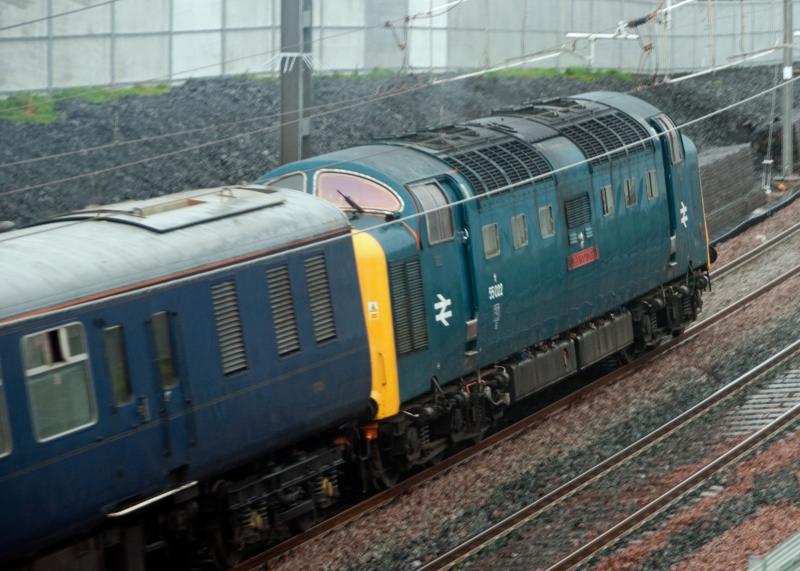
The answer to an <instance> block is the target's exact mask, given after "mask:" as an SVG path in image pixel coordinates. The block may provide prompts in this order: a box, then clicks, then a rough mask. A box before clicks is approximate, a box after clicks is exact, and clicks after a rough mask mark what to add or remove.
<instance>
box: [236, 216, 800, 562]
mask: <svg viewBox="0 0 800 571" xmlns="http://www.w3.org/2000/svg"><path fill="white" fill-rule="evenodd" d="M795 237H800V224H797V225H795V226H792V227H791V228H788V229H787V230H785V231H783V232H781V233H780V234H778V235H776V236H775V237H773V238H772V239H770V240H768V241H766V242H764V243H763V244H761V245H759V246H758V247H756V248H754V249H752V250H750V251H749V252H747V253H746V254H743V255H742V256H740V257H738V258H736V259H735V260H733V261H731V262H730V263H728V264H726V265H725V266H722V267H720V268H719V269H717V270H715V271H713V272H712V273H711V277H712V280H714V279H719V278H721V277H723V276H727V275H730V274H731V273H732V272H733V271H734V270H736V269H737V268H741V267H743V266H746V265H747V264H748V263H749V262H751V261H753V260H756V259H757V258H759V257H760V256H762V255H764V254H766V253H767V252H769V251H770V250H771V249H773V248H775V247H777V246H779V245H780V244H783V243H785V242H787V241H788V240H790V239H792V238H795ZM798 274H800V265H799V266H796V267H793V268H791V269H789V270H788V271H786V272H784V273H782V274H781V275H779V276H778V277H776V278H774V279H772V280H771V281H769V282H768V283H766V284H764V285H762V286H761V287H759V288H758V289H756V290H755V291H752V292H750V293H749V294H748V295H746V296H744V297H742V298H741V299H739V300H737V301H736V302H734V303H731V304H729V305H728V306H726V307H725V308H723V309H721V310H719V311H717V312H716V313H714V314H713V315H711V316H710V317H708V318H706V319H704V320H702V321H700V322H698V323H695V324H694V325H693V326H691V327H690V328H688V329H687V330H686V332H685V333H684V334H683V335H682V336H681V337H679V338H676V339H673V340H671V341H669V342H667V343H665V344H663V345H661V346H659V347H657V348H655V349H654V350H652V351H650V352H648V353H646V354H645V355H643V356H642V357H640V358H639V359H637V360H636V361H635V362H633V363H630V364H628V365H625V366H623V367H621V368H619V369H616V370H614V371H612V372H611V373H609V374H607V375H604V376H602V377H600V378H599V379H597V380H595V381H593V382H591V383H590V384H587V385H585V386H583V387H581V388H580V389H578V390H577V391H575V392H573V393H571V394H569V395H567V396H566V397H564V398H562V399H560V400H558V401H556V402H554V403H552V404H550V405H548V406H546V407H544V408H542V409H541V410H539V411H537V412H535V413H533V414H531V415H530V416H528V417H526V418H524V419H522V420H519V421H518V422H516V423H514V424H512V425H510V426H508V427H506V428H504V429H502V430H500V431H498V432H496V433H494V434H492V435H490V436H489V437H487V438H486V439H484V440H483V441H481V442H480V443H478V444H477V445H475V446H473V447H471V448H469V449H467V450H463V451H461V452H459V453H457V454H455V455H453V456H451V457H449V458H446V459H445V460H443V461H442V462H440V463H438V464H436V465H435V466H432V467H431V468H428V469H426V470H424V471H422V472H419V473H417V474H415V475H413V476H411V477H409V478H408V479H406V480H404V481H402V482H400V483H399V484H397V485H396V486H395V487H393V488H391V489H389V490H386V491H383V492H380V493H378V494H375V495H373V496H371V497H369V498H367V499H365V500H364V501H362V502H360V503H358V504H356V505H354V506H352V507H350V508H347V509H345V510H343V511H341V512H339V513H337V514H335V515H333V516H332V517H330V518H329V519H327V520H325V521H323V522H321V523H320V524H318V525H316V526H314V527H313V528H311V529H309V530H308V531H306V532H304V533H301V534H298V535H295V536H293V537H291V538H290V539H288V540H286V541H284V542H282V543H280V544H278V545H276V546H274V547H271V548H269V549H267V550H266V551H264V552H262V553H260V554H258V555H256V556H254V557H251V558H250V559H248V560H246V561H243V562H242V563H240V564H238V565H237V566H235V567H234V568H233V570H234V571H251V570H252V571H255V570H261V569H267V568H273V566H276V565H278V564H279V563H280V560H281V558H282V556H284V555H286V554H288V553H290V552H291V551H293V550H295V549H297V548H298V547H299V546H301V545H303V544H305V543H307V542H309V541H311V540H313V539H315V538H317V537H320V536H322V535H324V534H326V533H328V532H330V531H331V530H334V529H337V528H340V527H343V526H345V525H348V524H351V523H353V522H355V521H357V520H358V519H359V518H361V517H363V516H364V515H366V514H367V513H370V512H372V511H374V510H375V509H378V508H379V507H380V506H383V505H386V504H388V503H389V502H391V501H392V500H394V499H395V498H397V497H399V496H401V495H403V494H405V493H407V492H408V491H410V490H412V489H414V488H416V487H418V486H420V485H421V484H423V483H424V482H426V481H428V480H431V479H433V478H435V477H437V476H440V475H441V474H443V473H445V472H447V471H449V470H451V469H453V468H455V467H457V466H459V465H461V464H463V463H465V462H467V461H469V459H470V458H473V457H475V456H477V455H479V454H480V453H481V452H483V451H484V450H487V449H489V448H491V447H493V446H495V445H497V444H498V443H499V442H502V441H504V440H507V439H511V438H513V437H515V436H518V435H519V434H521V433H523V432H525V431H527V430H530V429H532V428H534V427H536V426H538V425H539V424H541V423H542V422H544V421H545V420H546V419H547V418H548V417H550V416H552V415H553V414H555V413H556V412H559V411H561V410H564V409H566V408H568V407H569V406H571V405H572V404H573V403H575V402H577V401H579V400H581V399H584V398H586V397H588V396H589V395H590V394H591V393H592V392H594V391H595V390H597V389H598V388H600V387H603V386H606V385H609V384H612V383H614V382H616V381H618V380H620V379H622V378H623V377H626V376H628V375H631V374H633V373H635V372H637V371H639V370H641V369H643V368H645V367H646V366H648V365H649V364H650V363H652V362H653V361H654V360H655V359H657V358H658V357H659V356H661V355H663V354H664V353H666V352H668V351H670V350H672V349H673V348H675V347H676V346H678V345H679V344H682V343H684V342H686V341H687V340H689V339H691V338H693V337H694V336H696V335H698V334H699V333H700V332H702V331H703V330H705V329H707V328H708V327H710V326H712V325H714V324H716V323H718V322H719V321H721V320H723V319H725V318H726V317H728V316H729V315H731V314H733V313H735V312H736V311H738V310H739V309H741V308H743V307H745V306H746V305H748V304H749V303H751V302H752V301H753V300H755V299H757V298H759V297H760V296H762V295H764V294H766V293H768V292H769V291H771V290H772V289H774V288H775V287H777V286H779V285H780V284H782V283H784V282H786V281H787V280H789V279H791V278H793V277H795V276H797V275H798ZM615 457H616V455H615V456H614V457H611V458H609V459H608V460H607V461H606V462H608V461H610V460H612V458H615ZM603 465H605V462H604V463H603ZM598 466H601V465H598ZM555 491H557V490H554V492H555ZM551 493H552V492H551ZM549 496H550V494H548V495H547V496H544V497H543V498H540V500H537V501H541V500H544V499H545V498H547V497H549ZM476 537H478V536H476ZM464 549H466V550H467V552H468V554H469V553H472V552H474V549H469V548H466V547H464ZM478 549H479V547H478ZM468 554H467V555H468ZM446 555H447V554H445V555H443V556H442V557H445V556H446ZM467 555H464V557H466V556H467ZM442 557H440V558H438V559H436V560H434V561H433V562H431V563H429V564H427V565H425V566H424V567H423V568H424V569H436V568H441V567H445V566H449V565H452V564H453V563H454V562H455V561H460V560H462V559H463V557H461V556H459V557H457V558H456V559H454V560H453V561H451V562H449V563H448V562H446V561H445V560H444V559H442ZM437 562H438V563H437Z"/></svg>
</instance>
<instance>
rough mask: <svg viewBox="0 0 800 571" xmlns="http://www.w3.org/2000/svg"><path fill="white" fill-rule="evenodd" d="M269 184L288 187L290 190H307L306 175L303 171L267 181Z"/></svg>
mask: <svg viewBox="0 0 800 571" xmlns="http://www.w3.org/2000/svg"><path fill="white" fill-rule="evenodd" d="M267 184H268V185H269V186H274V187H276V188H288V189H289V190H299V191H301V192H305V190H306V175H305V173H302V172H296V173H292V174H287V175H285V176H282V177H279V178H274V179H272V180H271V181H269V182H267Z"/></svg>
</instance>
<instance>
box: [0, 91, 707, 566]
mask: <svg viewBox="0 0 800 571" xmlns="http://www.w3.org/2000/svg"><path fill="white" fill-rule="evenodd" d="M260 182H262V183H266V184H264V185H261V184H256V185H250V186H241V187H230V188H228V187H226V188H221V189H206V190H197V191H188V192H183V193H179V194H176V195H171V196H166V197H160V198H156V199H151V200H144V201H132V202H128V203H122V204H117V205H113V206H106V207H102V208H94V209H87V210H83V211H79V212H74V213H71V214H68V215H64V216H61V217H59V218H57V219H55V220H51V221H48V222H46V223H44V224H40V225H36V226H33V227H29V228H26V229H22V230H17V231H12V232H8V233H6V234H3V235H2V236H0V265H1V266H2V267H3V269H4V277H5V279H4V280H3V282H2V283H0V375H1V376H0V379H2V381H0V505H2V506H3V510H1V511H0V561H6V562H8V561H19V560H30V559H31V558H33V559H34V560H35V561H37V565H41V566H43V567H48V566H50V567H54V566H59V565H60V566H65V565H67V564H69V565H75V564H77V565H80V566H81V567H82V568H86V569H104V568H115V569H122V568H126V566H127V568H130V569H141V568H143V567H146V566H151V567H152V566H158V565H163V564H164V562H165V561H170V562H172V564H173V565H174V564H175V562H176V561H178V560H179V559H180V558H181V557H183V556H185V554H187V553H196V552H198V551H200V552H202V553H203V554H205V555H208V556H209V557H213V558H214V559H215V560H216V561H217V562H218V563H219V564H220V565H221V566H225V565H230V564H232V563H233V562H234V561H236V559H237V557H239V556H240V554H241V552H242V551H243V550H244V549H246V548H247V546H248V545H252V544H258V543H261V542H263V541H265V540H269V539H270V538H271V537H273V536H274V534H275V533H278V532H281V531H282V530H283V529H284V528H286V527H287V526H289V527H291V526H294V527H303V526H304V525H307V524H308V523H309V522H310V521H313V520H314V518H315V517H317V516H318V515H319V514H320V513H321V512H323V511H324V510H326V509H327V508H328V507H330V506H331V505H332V504H333V503H334V502H335V501H336V499H337V498H338V497H339V495H340V494H341V488H342V487H343V486H347V485H349V486H352V487H355V488H358V489H361V488H363V487H365V486H368V485H369V486H377V487H382V486H387V485H391V484H392V483H393V482H394V481H395V480H396V478H397V477H398V475H401V474H402V473H403V472H406V471H408V470H410V469H413V468H414V467H417V466H422V465H425V464H428V463H430V462H432V461H435V460H436V459H437V458H439V457H441V456H442V455H443V454H445V453H446V452H447V451H448V450H449V449H451V448H452V447H454V446H455V445H458V444H459V443H463V442H469V441H474V440H477V439H479V438H481V436H482V435H483V434H484V433H485V432H486V430H488V429H489V428H490V427H491V426H492V425H493V424H494V423H495V422H496V421H497V420H498V419H499V418H500V417H501V416H502V415H503V413H504V411H505V409H506V407H507V406H508V405H509V404H510V403H512V402H514V401H517V400H520V399H523V398H525V397H528V396H530V395H532V394H534V393H535V392H537V391H538V390H540V389H542V388H543V387H546V386H548V385H550V384H552V383H554V382H556V381H558V380H560V379H562V378H564V377H566V376H568V375H571V374H573V373H575V372H576V371H579V370H582V369H585V368H587V367H589V366H591V365H592V364H594V363H597V362H598V361H600V360H603V359H605V358H608V357H610V356H612V355H621V356H622V357H623V358H631V357H633V356H635V355H636V354H637V353H639V352H641V351H643V350H645V349H646V348H647V347H648V346H652V345H653V344H655V343H657V342H658V341H659V340H660V339H662V338H664V337H669V336H672V335H676V334H679V333H680V331H681V330H682V329H683V328H684V327H685V326H686V324H687V323H689V322H691V321H692V320H694V319H695V318H696V317H697V314H698V312H699V311H700V308H701V292H702V291H703V290H704V289H705V288H706V287H707V285H708V276H707V272H708V270H709V267H710V263H711V261H712V260H711V259H710V258H711V252H710V250H709V247H708V239H707V232H706V227H705V217H704V212H703V204H702V196H701V192H700V182H699V176H698V168H697V152H696V149H695V148H694V146H693V144H692V143H691V141H690V140H689V139H687V138H686V137H682V136H681V135H680V134H679V133H678V132H677V131H676V130H675V128H674V125H673V124H672V122H671V120H670V119H669V118H668V117H667V116H666V115H665V114H663V113H662V112H660V111H659V110H658V109H656V108H654V107H652V106H651V105H649V104H647V103H645V102H643V101H641V100H639V99H636V98H634V97H631V96H627V95H620V94H613V93H589V94H583V95H579V96H576V97H572V98H563V99H556V100H550V101H545V102H541V103H535V104H530V105H524V106H522V107H518V108H513V109H507V110H503V111H500V112H497V113H495V114H494V115H493V116H491V117H488V118H485V119H479V120H476V121H471V122H468V123H464V124H460V125H456V126H451V127H445V128H440V129H437V130H434V131H430V132H425V133H416V134H413V135H409V136H406V137H401V138H398V139H394V140H391V141H385V142H381V143H377V144H373V145H367V146H362V147H355V148H351V149H347V150H343V151H339V152H335V153H330V154H327V155H323V156H320V157H316V158H313V159H309V160H305V161H301V162H298V163H293V164H289V165H285V166H283V167H281V168H279V169H276V170H275V171H272V172H270V173H267V174H266V175H265V176H264V177H262V179H261V181H260ZM297 191H305V192H297ZM76 546H78V547H79V548H76ZM76 560H77V561H76Z"/></svg>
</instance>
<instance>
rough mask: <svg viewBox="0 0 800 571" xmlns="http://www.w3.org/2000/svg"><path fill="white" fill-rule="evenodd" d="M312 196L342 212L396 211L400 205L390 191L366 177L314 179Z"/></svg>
mask: <svg viewBox="0 0 800 571" xmlns="http://www.w3.org/2000/svg"><path fill="white" fill-rule="evenodd" d="M314 193H315V194H316V195H317V196H319V197H320V198H322V199H323V200H327V201H328V202H330V203H332V204H335V205H336V206H338V207H339V208H341V209H342V210H353V211H356V212H361V211H371V212H399V211H400V210H402V203H401V202H400V199H399V198H397V195H396V194H395V193H393V192H392V191H391V190H389V189H388V188H386V187H385V186H383V185H382V184H379V183H377V182H375V181H373V180H370V179H368V178H364V177H361V176H356V175H354V174H348V173H343V172H323V173H320V174H319V175H318V176H317V181H316V189H315V190H314Z"/></svg>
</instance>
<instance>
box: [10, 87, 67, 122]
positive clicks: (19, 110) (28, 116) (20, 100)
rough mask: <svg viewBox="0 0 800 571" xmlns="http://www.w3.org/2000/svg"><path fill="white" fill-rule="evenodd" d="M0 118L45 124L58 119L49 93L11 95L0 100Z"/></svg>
mask: <svg viewBox="0 0 800 571" xmlns="http://www.w3.org/2000/svg"><path fill="white" fill-rule="evenodd" d="M0 119H6V120H7V121H28V122H30V123H38V124H41V125H45V124H47V123H52V122H53V121H55V120H56V119H58V113H56V110H55V104H54V102H53V97H52V96H50V95H28V94H25V95H12V96H11V97H8V98H6V99H3V100H0Z"/></svg>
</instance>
